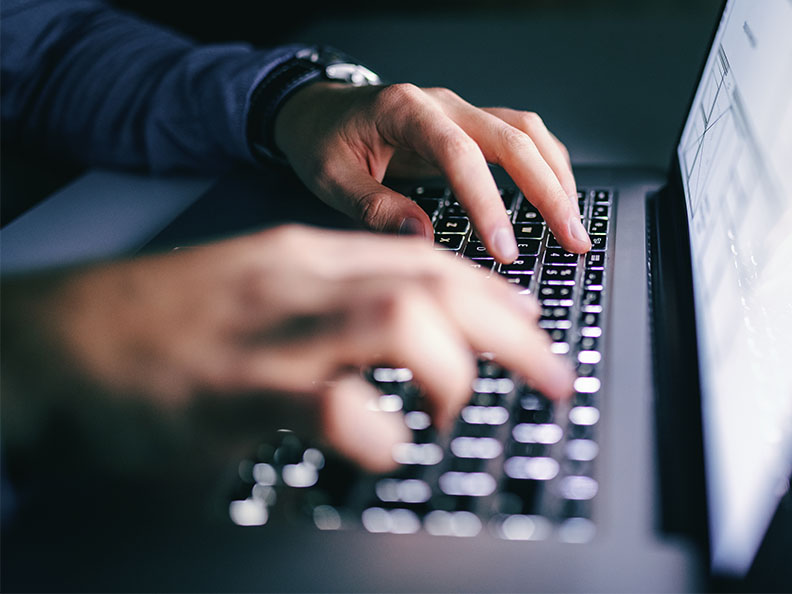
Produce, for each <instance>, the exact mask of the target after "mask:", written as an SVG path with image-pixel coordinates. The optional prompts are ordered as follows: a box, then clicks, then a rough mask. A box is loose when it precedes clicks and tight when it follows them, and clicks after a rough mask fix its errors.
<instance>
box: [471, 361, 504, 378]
mask: <svg viewBox="0 0 792 594" xmlns="http://www.w3.org/2000/svg"><path fill="white" fill-rule="evenodd" d="M508 375H509V372H508V371H506V370H505V369H504V368H503V367H501V366H500V365H498V364H497V363H495V361H489V360H487V359H482V360H481V361H479V363H478V376H479V377H483V378H492V379H500V378H502V377H507V376H508Z"/></svg>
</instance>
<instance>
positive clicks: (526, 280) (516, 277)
mask: <svg viewBox="0 0 792 594" xmlns="http://www.w3.org/2000/svg"><path fill="white" fill-rule="evenodd" d="M503 278H504V279H506V282H507V283H509V284H512V285H516V286H519V287H522V288H523V289H528V287H529V286H530V284H531V279H532V278H533V275H531V274H507V275H504V276H503Z"/></svg>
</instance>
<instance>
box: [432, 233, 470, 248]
mask: <svg viewBox="0 0 792 594" xmlns="http://www.w3.org/2000/svg"><path fill="white" fill-rule="evenodd" d="M464 241H465V236H464V235H460V234H458V233H435V249H438V250H451V251H459V250H460V249H461V248H462V243H464Z"/></svg>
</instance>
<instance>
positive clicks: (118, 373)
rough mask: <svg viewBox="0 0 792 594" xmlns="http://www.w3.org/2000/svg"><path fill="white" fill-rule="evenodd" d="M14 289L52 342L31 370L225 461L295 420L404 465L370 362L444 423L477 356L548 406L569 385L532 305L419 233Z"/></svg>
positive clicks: (334, 441) (142, 264) (30, 319)
mask: <svg viewBox="0 0 792 594" xmlns="http://www.w3.org/2000/svg"><path fill="white" fill-rule="evenodd" d="M8 295H10V298H9V299H8V303H4V306H6V307H4V314H5V315H7V316H12V317H13V318H14V319H15V320H17V321H18V323H20V324H22V325H23V326H25V327H27V326H28V325H31V324H32V325H34V326H33V327H36V328H38V332H37V333H36V335H38V336H41V337H43V338H42V339H41V341H40V344H39V345H37V346H35V347H34V348H33V349H31V352H32V353H34V355H32V356H36V355H37V356H38V357H39V360H38V361H35V362H28V368H29V369H32V370H35V375H37V376H40V377H54V374H51V373H50V372H49V371H47V370H46V365H48V364H52V362H53V361H59V362H60V363H59V364H58V367H59V368H60V369H67V370H68V376H69V377H70V378H71V379H70V380H69V382H71V383H72V384H73V385H79V386H81V387H80V388H79V389H77V390H75V391H77V392H79V394H80V395H82V394H84V393H87V392H94V393H101V394H107V395H112V398H110V399H111V400H113V402H115V403H117V404H118V405H119V406H122V408H123V406H124V405H129V406H132V405H133V404H134V406H136V407H139V406H140V403H141V402H144V403H146V405H147V406H149V407H150V408H151V410H152V411H153V415H152V416H153V417H154V418H156V419H157V420H158V422H160V423H161V422H167V423H170V424H171V428H172V430H173V432H174V433H179V434H182V435H189V434H190V433H194V434H196V436H195V437H196V440H210V439H215V440H216V443H214V442H213V443H212V448H211V449H212V450H215V452H216V453H221V452H224V453H225V454H228V453H229V452H228V448H229V447H230V445H229V444H232V442H233V444H234V445H236V446H241V445H242V442H244V443H245V444H246V445H247V446H250V445H251V440H253V439H256V438H260V437H261V436H262V435H263V434H264V429H265V428H268V427H269V428H272V429H277V428H280V427H284V426H285V427H289V428H292V429H294V430H295V431H297V432H298V433H301V434H304V435H307V436H321V437H323V438H324V439H325V440H326V442H327V443H328V444H329V445H330V446H331V447H333V448H335V449H336V450H337V451H339V452H340V453H342V454H343V455H345V456H347V457H349V458H351V459H352V460H354V461H356V462H358V463H359V464H361V465H362V466H363V467H365V468H367V469H370V470H374V471H380V470H385V469H388V468H390V467H392V466H393V465H394V462H393V459H392V456H391V450H392V447H393V445H394V444H395V443H398V442H401V441H405V440H407V439H408V438H409V433H408V431H407V429H406V427H405V425H404V423H403V421H402V420H401V418H400V415H399V414H394V413H386V412H377V411H374V410H371V408H370V407H367V403H368V402H369V401H371V400H372V399H374V398H375V397H376V396H377V393H376V390H374V388H373V387H372V386H371V385H370V384H368V383H367V382H366V381H364V379H363V378H362V375H361V370H363V369H365V368H367V367H369V366H374V365H388V366H397V367H402V366H404V367H409V368H410V369H411V370H412V371H413V374H414V378H415V380H416V382H417V383H418V384H419V385H420V386H422V388H423V389H424V390H425V393H426V396H427V398H428V403H429V405H430V413H431V414H432V415H433V416H434V418H435V421H436V423H437V424H438V425H439V426H441V427H442V426H444V425H445V426H448V425H449V422H450V421H451V419H452V418H453V417H454V416H455V415H456V414H457V413H458V411H459V410H460V408H461V407H462V406H463V405H464V403H465V402H466V401H467V399H468V398H469V396H470V386H471V382H472V380H473V379H474V377H475V375H474V374H475V371H476V363H475V362H476V355H477V353H481V352H489V353H493V354H494V356H495V360H497V361H499V362H500V363H502V364H503V365H505V366H507V367H509V368H511V369H513V370H514V371H515V372H517V373H518V374H520V375H522V376H524V377H525V378H527V379H528V380H529V381H530V382H531V383H533V384H534V385H535V386H536V387H537V388H539V389H540V390H542V391H544V392H545V393H547V394H548V395H550V396H554V397H561V396H563V395H565V394H567V393H569V392H570V391H571V386H572V381H573V374H572V371H571V367H570V366H569V365H568V364H567V362H566V361H565V360H564V359H562V358H560V357H558V356H556V355H553V354H551V353H550V350H549V339H548V338H547V336H546V334H545V333H544V332H543V331H542V330H540V329H539V328H538V327H537V326H536V318H537V315H538V311H539V308H538V305H537V304H536V302H535V301H534V299H533V298H532V297H530V296H527V295H520V294H518V293H517V292H516V291H515V290H514V289H513V288H512V287H511V286H510V285H508V284H507V283H505V282H504V281H502V280H501V279H499V278H487V277H486V276H485V275H484V274H482V273H480V271H477V270H474V269H472V268H470V267H468V266H466V265H465V264H463V263H462V262H461V261H459V260H455V259H454V258H451V257H448V256H447V255H446V254H443V253H440V252H437V251H435V250H433V249H432V248H431V247H430V246H429V245H427V244H426V243H425V242H423V241H421V240H417V239H406V238H401V239H398V238H390V237H381V236H374V235H371V234H368V233H358V234H351V233H339V232H326V231H318V230H309V229H308V228H304V227H283V228H279V229H275V230H270V231H266V232H263V233H260V234H257V235H251V236H248V237H243V238H237V239H232V240H227V241H224V242H220V243H216V244H212V245H210V246H206V247H201V248H194V249H189V250H183V251H178V252H174V253H171V254H166V255H160V256H147V257H143V258H139V259H136V260H131V261H127V262H119V263H113V264H106V265H101V266H98V267H95V268H92V269H88V270H84V271H81V272H77V273H71V274H68V275H66V276H65V277H63V278H62V279H60V280H58V282H56V283H54V284H53V285H52V286H51V287H50V288H49V289H47V290H43V289H42V287H41V286H38V287H37V289H36V292H35V293H34V295H35V299H30V297H31V295H27V298H26V296H25V295H24V293H22V294H20V293H19V290H18V289H17V290H16V292H15V291H9V292H8ZM15 295H17V297H15ZM15 303H23V304H25V305H24V306H23V307H19V308H17V307H16V306H15ZM25 308H27V309H25ZM4 324H5V320H4ZM4 330H5V328H4ZM6 334H9V333H6ZM6 334H4V336H6ZM44 345H46V348H44ZM4 347H6V348H13V344H11V347H9V346H8V344H4ZM75 380H77V381H75ZM58 383H59V384H60V386H61V387H62V386H63V385H64V384H65V383H68V382H66V380H64V379H63V378H61V379H59V380H58ZM86 386H90V387H91V389H90V390H87V391H86V390H85V389H84V388H85V387H86ZM7 402H8V400H7V399H6V398H5V396H4V407H5V406H6V404H7ZM69 402H72V401H71V400H69ZM73 402H74V404H73V405H74V406H79V407H83V409H84V408H85V407H87V406H88V405H89V404H88V402H87V401H85V399H84V398H82V396H81V398H79V399H78V398H75V399H74V401H73ZM77 403H79V404H77ZM22 404H23V405H24V403H22ZM19 405H20V403H19V402H17V405H16V406H17V407H19ZM63 405H64V402H61V403H59V404H58V406H60V407H61V408H62V407H63ZM4 412H5V411H4ZM87 416H88V417H89V418H93V419H94V421H93V422H94V424H97V426H98V425H101V431H99V433H100V434H101V435H103V436H105V438H106V437H107V436H108V435H113V436H117V435H124V434H128V433H129V432H130V430H131V428H129V427H127V428H126V429H125V430H119V429H117V428H116V427H113V426H112V425H111V423H112V419H114V418H115V419H116V420H118V419H126V418H127V416H126V414H120V415H119V414H116V415H103V414H97V413H96V412H93V413H91V414H88V415H87ZM9 418H10V420H9ZM13 418H14V415H11V417H8V415H5V414H4V421H5V422H7V423H12V422H13ZM136 418H137V417H136ZM99 419H101V421H100V420H99ZM83 425H85V423H84V424H83ZM4 431H5V426H4ZM133 433H134V435H135V436H136V438H137V439H139V440H146V439H148V436H149V433H150V431H149V429H148V428H147V427H144V426H140V425H139V426H137V427H136V428H135V429H134V431H133ZM215 446H216V447H215ZM108 447H109V446H108V444H107V440H105V442H104V443H102V445H101V449H102V450H106V449H107V448H108ZM189 458H190V459H194V458H195V454H193V455H191V456H190V457H189Z"/></svg>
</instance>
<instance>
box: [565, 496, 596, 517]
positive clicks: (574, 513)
mask: <svg viewBox="0 0 792 594" xmlns="http://www.w3.org/2000/svg"><path fill="white" fill-rule="evenodd" d="M559 515H560V516H561V517H562V518H590V517H591V502H590V501H588V500H582V501H580V500H574V499H565V500H564V502H563V504H562V506H561V512H560V514H559Z"/></svg>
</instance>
